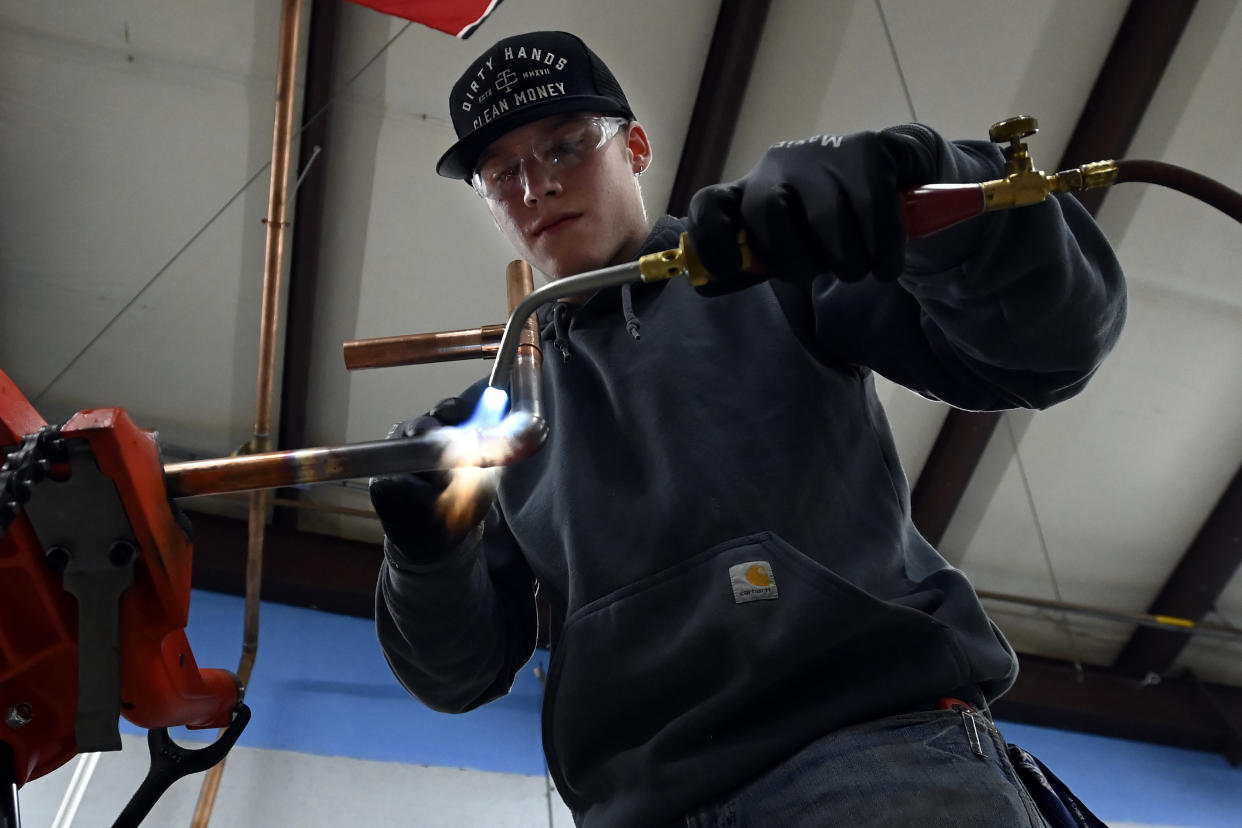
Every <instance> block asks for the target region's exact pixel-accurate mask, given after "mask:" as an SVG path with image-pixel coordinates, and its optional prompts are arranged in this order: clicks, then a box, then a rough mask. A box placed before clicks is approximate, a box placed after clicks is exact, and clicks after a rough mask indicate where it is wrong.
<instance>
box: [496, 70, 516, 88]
mask: <svg viewBox="0 0 1242 828" xmlns="http://www.w3.org/2000/svg"><path fill="white" fill-rule="evenodd" d="M517 82H518V77H517V74H516V73H515V72H514V71H513V70H512V69H501V70H500V71H499V72H497V73H496V88H497V89H499V90H500V91H501V92H508V91H509V89H510V88H511V87H512V86H513V85H514V84H516V83H517Z"/></svg>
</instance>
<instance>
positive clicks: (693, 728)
mask: <svg viewBox="0 0 1242 828" xmlns="http://www.w3.org/2000/svg"><path fill="white" fill-rule="evenodd" d="M967 677H968V666H967V662H966V659H965V658H964V657H963V655H962V653H961V650H960V647H959V646H958V645H957V643H956V640H955V636H954V635H953V633H952V631H951V630H950V629H949V628H948V627H946V626H945V625H944V624H942V623H940V622H938V621H936V620H935V619H934V618H932V617H931V616H930V615H928V614H927V613H926V612H923V611H921V610H916V609H912V608H910V607H908V606H901V605H898V604H893V603H888V602H885V601H881V600H879V599H877V598H874V597H872V596H871V595H869V594H867V593H866V592H864V591H863V590H861V589H859V588H858V587H856V586H854V585H852V584H850V583H848V582H847V581H845V580H844V579H843V578H841V577H840V576H838V575H837V574H835V573H834V572H832V571H831V570H830V569H828V568H827V567H825V566H823V565H822V564H820V563H818V562H817V561H815V560H813V559H811V558H810V557H808V556H806V555H804V554H803V553H801V552H799V551H798V550H796V549H794V548H793V547H792V546H790V545H789V544H788V543H786V542H785V541H784V540H783V539H781V538H779V537H777V536H776V535H774V534H771V533H766V532H765V533H761V534H756V535H751V536H748V537H744V538H739V539H736V540H733V541H729V542H727V543H724V544H721V545H719V546H716V547H713V548H711V549H709V550H706V551H705V552H702V553H700V554H698V555H696V556H694V557H692V558H688V559H686V560H684V561H681V562H679V563H678V564H676V565H674V566H672V567H669V568H667V569H665V570H662V571H660V572H657V573H655V574H654V575H651V576H649V577H647V578H644V579H642V580H641V581H638V582H636V583H634V584H631V585H629V586H627V587H624V588H622V589H620V590H617V591H616V592H613V593H612V594H610V595H607V596H604V597H602V598H600V599H598V600H596V601H593V602H591V603H590V604H587V605H585V606H583V607H581V608H579V609H578V610H576V611H575V612H573V613H571V614H570V616H569V617H568V618H567V619H566V622H565V626H564V628H563V632H562V636H561V640H560V642H559V644H558V646H557V650H556V652H555V654H554V655H553V659H552V664H551V667H550V669H549V684H548V688H547V692H546V696H545V701H544V716H543V729H544V731H543V736H544V748H545V752H546V754H547V756H548V764H549V767H550V769H551V772H552V775H553V778H554V779H555V781H556V783H557V787H558V790H559V791H560V792H561V794H562V795H563V796H564V797H565V799H566V801H567V802H568V803H569V804H570V806H571V807H573V808H576V809H585V808H586V807H588V806H591V805H592V804H595V805H599V804H600V803H607V804H606V805H604V807H605V808H606V809H613V808H617V809H620V811H619V813H618V816H620V817H622V819H623V820H624V819H627V818H630V817H637V816H639V815H640V814H639V813H638V812H633V813H627V812H626V808H627V807H628V806H627V805H626V804H625V803H626V801H627V800H634V801H633V802H631V804H633V805H636V804H637V802H638V801H640V800H642V799H643V798H647V799H651V798H652V797H655V798H657V799H659V798H663V799H670V798H671V799H672V800H675V801H672V802H669V803H666V804H670V805H672V806H675V807H676V808H678V809H684V808H689V807H693V806H694V805H695V804H697V803H700V802H701V801H703V800H704V799H706V798H708V797H711V796H714V795H718V794H720V793H722V792H723V791H726V790H728V789H729V788H730V787H733V786H735V785H736V784H740V783H741V782H743V781H745V779H747V778H750V777H751V776H754V775H755V774H756V773H759V772H761V771H762V770H764V769H765V768H767V767H770V766H771V765H772V764H774V763H775V762H777V761H779V760H781V759H783V758H785V757H787V756H789V755H791V754H792V753H793V752H795V751H796V750H797V749H798V748H799V747H800V746H802V745H803V744H805V743H806V742H808V741H810V740H811V739H813V738H815V737H816V736H817V735H820V734H822V733H825V732H828V731H829V730H832V729H835V728H837V727H840V726H842V725H844V724H849V723H853V722H858V721H864V720H867V719H869V718H874V717H877V716H882V715H887V714H890V713H893V712H899V711H901V710H905V709H909V708H910V705H912V704H914V703H918V702H922V701H928V700H931V699H934V698H936V697H937V696H938V695H943V694H944V693H946V692H948V691H949V690H951V689H955V688H958V687H961V686H962V685H964V684H966V683H967V680H968V678H967ZM673 812H674V813H675V812H678V811H677V810H674V811H673ZM621 824H627V823H625V822H624V821H623V822H622V823H621Z"/></svg>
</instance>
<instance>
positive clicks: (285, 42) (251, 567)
mask: <svg viewBox="0 0 1242 828" xmlns="http://www.w3.org/2000/svg"><path fill="white" fill-rule="evenodd" d="M301 22H302V3H301V0H283V2H282V3H281V10H280V45H279V47H278V52H277V58H276V67H277V68H276V112H275V115H274V123H273V126H272V164H271V178H270V183H269V186H268V204H267V218H266V219H264V223H265V224H266V225H267V239H266V247H265V254H264V262H263V290H262V296H263V299H262V305H261V309H260V320H261V321H260V324H259V374H258V383H257V385H258V388H257V392H256V399H255V419H254V436H253V437H252V438H251V444H250V449H251V450H252V451H256V452H265V451H269V450H270V449H271V447H272V445H271V444H272V438H271V430H272V409H273V408H274V406H275V396H276V394H275V376H276V342H277V339H276V336H277V333H278V331H279V328H280V315H281V314H280V297H281V294H282V284H281V283H282V278H281V277H282V274H283V272H284V253H285V234H286V230H287V229H288V227H289V222H288V220H287V216H288V213H287V206H288V193H289V160H290V157H291V155H292V144H293V104H294V99H295V93H296V91H297V75H298V33H299V31H300V30H301ZM271 498H272V493H271V492H270V491H267V490H264V491H257V492H255V493H254V494H252V495H251V497H250V515H249V539H248V544H247V550H246V609H245V625H244V631H243V634H242V655H241V662H240V664H239V666H238V668H237V678H238V681H240V682H241V685H242V687H243V688H244V687H246V686H248V685H249V683H250V673H251V671H252V670H253V669H254V662H255V658H256V656H257V654H258V649H259V591H260V586H261V583H262V576H263V540H264V533H265V531H266V528H267V526H266V524H267V512H268V507H269V505H270V504H271ZM223 773H224V760H221V761H220V762H219V763H218V764H217V765H215V766H214V767H212V768H211V769H210V770H208V771H207V776H206V778H205V779H204V780H203V786H202V789H201V790H200V792H199V797H198V804H197V805H196V807H195V809H194V816H193V818H192V820H191V823H190V824H191V826H192V828H206V826H207V824H208V822H209V821H210V819H211V811H212V808H213V807H214V806H215V801H216V794H217V792H218V791H219V788H220V778H221V776H222V775H223Z"/></svg>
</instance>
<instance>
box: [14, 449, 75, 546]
mask: <svg viewBox="0 0 1242 828" xmlns="http://www.w3.org/2000/svg"><path fill="white" fill-rule="evenodd" d="M68 459H69V453H68V452H67V451H66V449H65V441H64V440H63V439H62V438H61V436H60V426H58V425H45V426H43V427H42V428H40V429H39V430H38V431H36V432H35V433H33V434H27V435H26V436H25V437H23V438H22V444H21V446H19V447H18V448H17V450H16V451H13V452H10V453H9V455H8V457H6V458H5V460H4V466H3V467H0V537H4V532H5V530H7V529H8V528H9V526H11V525H12V523H13V521H15V520H17V516H18V515H19V514H21V511H22V506H24V505H25V504H26V503H27V502H29V500H30V495H31V493H32V492H33V491H34V486H35V484H36V483H38V482H39V481H40V480H42V479H43V478H44V477H46V476H47V472H48V469H50V468H51V467H52V466H54V465H56V464H57V463H64V462H66V461H67V460H68Z"/></svg>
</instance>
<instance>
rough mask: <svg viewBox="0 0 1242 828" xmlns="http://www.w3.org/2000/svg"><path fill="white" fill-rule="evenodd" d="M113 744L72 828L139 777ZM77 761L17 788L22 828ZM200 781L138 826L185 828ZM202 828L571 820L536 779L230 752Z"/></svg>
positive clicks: (562, 826) (190, 781)
mask: <svg viewBox="0 0 1242 828" xmlns="http://www.w3.org/2000/svg"><path fill="white" fill-rule="evenodd" d="M121 738H122V741H123V743H124V749H123V750H122V751H120V752H119V753H105V754H103V755H102V756H101V757H100V760H99V763H98V765H97V766H96V768H95V772H94V774H93V775H92V777H91V781H90V784H89V786H88V787H87V790H86V794H85V795H84V796H83V798H82V801H81V805H80V807H79V809H78V812H77V816H76V818H75V819H74V821H73V823H72V824H73V826H74V828H108V826H111V825H112V822H113V820H115V819H116V816H117V815H118V814H119V813H120V812H121V809H122V808H124V807H125V803H126V802H127V801H128V800H129V797H130V795H131V794H132V793H133V792H134V790H136V789H137V787H138V785H139V783H141V781H142V779H143V777H144V776H145V775H146V772H147V765H148V754H147V747H146V740H145V739H144V738H142V737H139V736H132V735H128V734H125V735H122V737H121ZM77 761H79V760H74V761H73V762H70V763H69V764H67V765H65V766H63V767H61V768H59V769H58V770H56V771H54V772H53V773H50V774H48V775H47V776H45V777H42V778H40V779H36V780H34V781H33V782H31V783H29V784H27V785H26V786H25V787H24V788H22V790H21V792H20V800H21V810H22V826H23V828H47V826H50V825H52V822H53V820H54V819H55V817H56V812H57V809H58V808H59V807H60V803H61V800H62V798H63V796H64V794H65V791H66V789H67V788H68V786H69V781H70V779H71V777H72V775H73V770H74V767H75V765H76V763H77ZM202 779H203V776H202V775H201V774H199V775H195V776H190V777H186V778H185V779H182V780H180V781H179V782H177V783H176V784H174V785H173V786H172V788H170V789H169V790H168V792H167V793H166V794H165V795H164V797H163V798H162V799H161V800H160V802H159V804H158V805H157V806H156V808H155V809H154V810H153V811H152V812H151V815H150V816H149V817H148V818H147V819H146V821H145V822H144V823H143V824H144V826H153V827H154V826H159V828H163V827H164V826H189V824H190V820H191V817H192V816H193V813H194V807H195V804H196V802H197V799H198V793H199V788H200V786H201V784H202ZM211 824H212V825H213V826H229V828H252V827H253V828H260V826H262V827H263V828H267V827H268V826H299V828H303V827H304V828H316V827H317V826H324V828H327V826H334V828H335V826H348V827H349V828H367V826H373V825H384V826H390V825H400V826H410V828H465V826H469V827H470V828H549V826H550V827H551V828H572V826H573V821H572V819H570V817H569V812H568V810H567V809H566V808H565V806H564V804H563V803H561V801H560V799H559V798H558V797H557V796H556V794H555V792H553V791H552V790H551V786H550V785H549V783H548V780H547V779H546V778H544V777H540V776H521V775H517V774H506V773H491V772H485V771H476V770H464V769H456V768H439V767H426V766H421V765H403V764H398V763H393V762H375V761H369V760H363V759H347V758H342V757H331V756H313V755H310V754H305V753H292V752H288V751H278V750H256V749H254V748H244V747H239V748H235V749H234V750H233V751H232V752H231V753H230V754H229V759H228V764H227V766H226V768H225V771H224V776H223V779H222V781H221V785H220V792H219V796H218V797H217V800H216V805H215V809H214V811H213V814H212V819H211Z"/></svg>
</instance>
